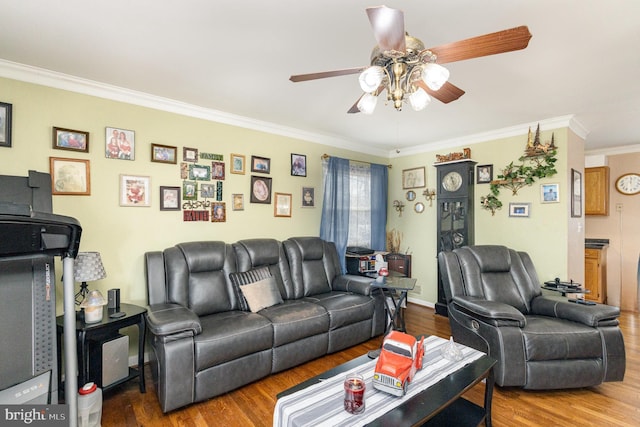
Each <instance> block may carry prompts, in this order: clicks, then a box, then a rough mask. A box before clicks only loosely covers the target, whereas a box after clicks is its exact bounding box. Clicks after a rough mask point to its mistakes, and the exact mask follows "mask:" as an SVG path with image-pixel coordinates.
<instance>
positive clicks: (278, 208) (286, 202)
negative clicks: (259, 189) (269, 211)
mask: <svg viewBox="0 0 640 427" xmlns="http://www.w3.org/2000/svg"><path fill="white" fill-rule="evenodd" d="M274 196H275V198H276V200H275V203H274V204H273V216H282V217H290V216H291V194H289V193H274Z"/></svg>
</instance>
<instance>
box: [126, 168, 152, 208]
mask: <svg viewBox="0 0 640 427" xmlns="http://www.w3.org/2000/svg"><path fill="white" fill-rule="evenodd" d="M120 206H151V178H150V177H148V176H138V175H120Z"/></svg>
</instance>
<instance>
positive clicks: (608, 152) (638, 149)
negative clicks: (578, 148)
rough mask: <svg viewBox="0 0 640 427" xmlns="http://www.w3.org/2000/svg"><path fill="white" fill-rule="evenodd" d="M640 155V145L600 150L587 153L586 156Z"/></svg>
mask: <svg viewBox="0 0 640 427" xmlns="http://www.w3.org/2000/svg"><path fill="white" fill-rule="evenodd" d="M629 153H640V144H634V145H623V146H621V147H610V148H600V149H597V150H589V151H585V152H584V155H585V156H598V155H604V156H615V155H617V154H629Z"/></svg>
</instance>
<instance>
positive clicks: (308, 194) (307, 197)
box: [301, 187, 316, 208]
mask: <svg viewBox="0 0 640 427" xmlns="http://www.w3.org/2000/svg"><path fill="white" fill-rule="evenodd" d="M301 199H302V207H303V208H313V207H315V205H316V189H315V188H314V187H302V197H301Z"/></svg>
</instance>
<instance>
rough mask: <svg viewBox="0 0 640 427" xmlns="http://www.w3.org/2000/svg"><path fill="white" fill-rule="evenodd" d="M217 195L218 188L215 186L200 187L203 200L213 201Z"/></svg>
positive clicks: (203, 185)
mask: <svg viewBox="0 0 640 427" xmlns="http://www.w3.org/2000/svg"><path fill="white" fill-rule="evenodd" d="M215 194H216V188H215V186H214V185H213V184H201V185H200V197H202V198H203V199H213V197H214V196H215Z"/></svg>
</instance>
